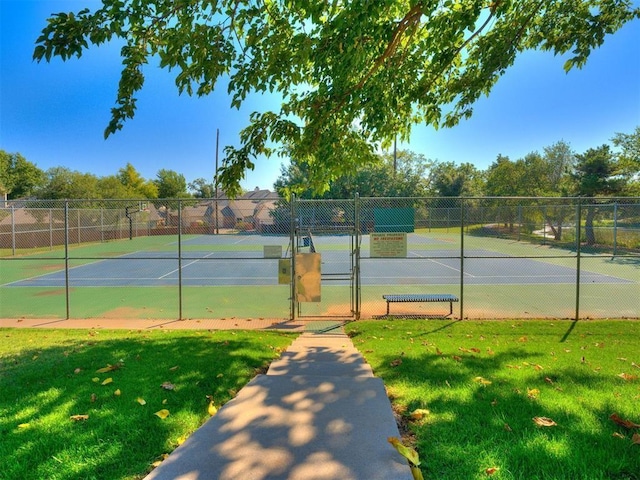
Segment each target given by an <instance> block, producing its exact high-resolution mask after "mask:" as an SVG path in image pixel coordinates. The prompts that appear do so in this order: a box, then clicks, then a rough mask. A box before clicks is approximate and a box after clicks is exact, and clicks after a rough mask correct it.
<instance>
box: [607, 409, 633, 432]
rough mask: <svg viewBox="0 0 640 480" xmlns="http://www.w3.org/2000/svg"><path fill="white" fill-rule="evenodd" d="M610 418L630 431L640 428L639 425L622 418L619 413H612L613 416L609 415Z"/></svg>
mask: <svg viewBox="0 0 640 480" xmlns="http://www.w3.org/2000/svg"><path fill="white" fill-rule="evenodd" d="M609 418H610V419H611V421H612V422H613V423H617V424H618V425H620V426H621V427H624V428H629V429H631V428H640V425H639V424H637V423H633V422H632V421H631V420H626V419H624V418H622V417H620V415H618V414H617V413H612V414H611V415H609Z"/></svg>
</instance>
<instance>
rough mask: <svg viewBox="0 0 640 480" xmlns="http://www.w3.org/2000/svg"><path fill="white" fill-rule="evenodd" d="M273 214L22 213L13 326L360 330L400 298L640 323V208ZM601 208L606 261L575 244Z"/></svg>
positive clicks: (4, 306) (562, 203) (223, 208)
mask: <svg viewBox="0 0 640 480" xmlns="http://www.w3.org/2000/svg"><path fill="white" fill-rule="evenodd" d="M270 202H271V203H270ZM270 202H267V201H263V200H259V201H258V200H256V201H255V202H254V201H250V200H246V201H245V203H246V205H245V204H242V209H240V208H239V207H240V206H241V205H240V204H239V203H238V204H237V205H235V206H234V204H233V202H231V201H229V200H228V199H224V200H223V199H220V201H218V202H213V201H212V200H210V199H209V200H203V201H202V202H194V201H192V200H190V201H188V202H185V204H184V205H182V206H181V207H180V208H178V206H175V205H174V206H172V207H171V208H172V209H171V211H170V212H169V211H168V210H167V211H161V210H159V208H157V206H154V205H153V204H149V208H148V209H138V211H136V212H134V214H130V215H125V213H130V212H128V210H127V209H128V205H129V203H128V201H125V202H119V201H113V202H99V201H96V202H92V201H87V202H82V203H80V204H78V205H75V206H74V208H70V204H68V203H66V204H65V205H64V207H65V208H61V206H59V205H53V204H48V203H43V204H42V205H35V206H34V205H29V206H25V207H24V208H21V209H15V210H11V211H7V212H5V213H7V215H5V217H4V219H3V220H2V221H3V222H4V224H6V225H4V230H0V240H1V241H2V242H1V245H2V246H3V248H4V249H3V250H2V251H0V317H7V318H20V317H44V318H48V317H57V318H65V317H66V318H69V317H71V318H115V317H119V318H128V317H132V318H133V317H135V318H159V319H160V318H162V319H167V318H169V319H175V318H179V319H183V318H196V319H197V318H252V317H253V318H262V317H264V318H273V319H280V320H281V319H283V318H294V317H295V316H296V315H299V316H316V317H317V316H320V317H325V316H326V317H329V316H343V317H351V318H353V317H356V318H357V316H358V315H360V316H361V317H369V316H378V315H383V314H384V313H385V312H386V302H385V300H384V299H383V298H382V296H383V295H389V294H399V295H402V294H423V295H424V294H450V295H455V296H458V297H459V298H460V302H459V303H458V304H457V305H455V306H454V310H455V311H454V312H453V317H456V318H506V317H509V318H530V317H536V318H556V317H560V318H606V317H632V318H638V317H640V300H639V299H640V275H639V274H638V272H640V256H639V255H638V253H639V250H638V249H639V245H640V244H638V240H637V239H638V229H637V227H636V224H637V219H638V218H640V217H638V215H639V212H640V210H638V208H639V205H640V204H639V203H638V201H637V199H633V200H629V199H624V200H623V199H615V200H611V199H607V200H606V203H602V204H598V205H591V206H582V210H581V208H578V207H579V205H577V204H576V201H575V199H549V198H544V199H522V198H517V199H502V198H499V199H498V198H493V199H491V198H488V199H485V198H481V199H464V200H461V199H455V198H454V199H451V198H423V199H417V198H411V199H408V198H387V199H384V198H383V199H378V198H375V199H374V198H371V199H359V198H356V199H350V200H296V201H295V202H291V203H290V204H286V203H282V202H279V201H278V202H275V201H270ZM603 202H605V200H603ZM216 205H217V207H218V209H219V214H220V215H219V216H218V218H219V219H220V223H219V224H218V225H217V226H216V225H214V223H212V222H215V217H214V216H213V215H212V214H211V212H212V211H213V209H215V208H216ZM125 207H127V208H125ZM588 208H593V209H596V210H595V211H596V215H595V217H594V218H596V219H598V221H599V222H600V224H599V225H597V230H596V232H595V233H596V234H597V237H596V238H597V240H598V241H597V245H595V248H591V246H588V245H586V242H584V241H581V240H580V235H581V232H582V230H584V228H582V229H577V228H576V225H582V224H583V223H584V221H583V219H584V216H585V213H584V212H585V211H586V210H587V209H588ZM227 214H228V215H227ZM214 226H215V228H214ZM218 227H219V228H220V232H217V228H218ZM247 227H249V228H248V230H243V229H245V228H247ZM560 230H562V231H561V232H560ZM356 232H357V233H356ZM400 232H401V233H400ZM405 234H406V239H405V238H403V243H402V245H400V244H398V243H396V244H393V240H392V239H393V237H395V236H398V237H400V236H401V235H405ZM385 235H387V236H388V238H387V239H386V240H385V239H384V237H385ZM306 237H308V238H306ZM374 237H376V238H377V239H376V238H374ZM311 240H313V249H312V248H310V247H311V246H310V245H309V244H310V243H311ZM292 241H294V242H295V248H292V245H291V242H292ZM580 246H583V247H589V248H579V247H580ZM400 247H401V248H400ZM381 248H382V250H380V249H381ZM387 248H388V249H389V250H388V251H384V249H387ZM395 248H399V251H393V250H394V249H395ZM292 250H294V251H296V252H298V253H313V252H314V251H315V253H318V254H320V262H319V265H320V271H319V272H317V271H314V274H316V275H318V274H319V276H320V282H319V284H320V287H321V288H320V289H319V290H321V291H318V294H317V295H316V294H314V295H313V296H309V297H304V298H302V297H299V296H298V295H299V294H300V291H301V290H300V288H299V287H300V286H301V285H302V283H299V282H296V287H295V288H293V287H292V285H291V278H292V277H291V274H290V266H291V263H292V262H291V260H290V259H291V255H292ZM306 258H307V259H310V258H311V257H306ZM314 258H315V259H316V260H317V257H314ZM301 260H302V259H301ZM316 260H314V262H315V261H316ZM296 265H298V266H299V264H297V263H296ZM315 265H316V263H314V269H315V268H316V266H315ZM288 269H289V271H288ZM296 278H297V277H296ZM316 287H317V286H316V284H314V286H313V288H314V289H316ZM314 291H316V290H314ZM442 306H443V305H442V304H439V305H424V304H402V305H395V306H394V309H393V310H394V313H395V312H402V313H405V311H406V312H407V313H416V314H425V315H430V314H432V313H434V310H435V313H436V314H438V313H440V311H441V310H443V309H442ZM446 307H447V308H446V310H447V313H448V310H449V308H448V307H449V305H446Z"/></svg>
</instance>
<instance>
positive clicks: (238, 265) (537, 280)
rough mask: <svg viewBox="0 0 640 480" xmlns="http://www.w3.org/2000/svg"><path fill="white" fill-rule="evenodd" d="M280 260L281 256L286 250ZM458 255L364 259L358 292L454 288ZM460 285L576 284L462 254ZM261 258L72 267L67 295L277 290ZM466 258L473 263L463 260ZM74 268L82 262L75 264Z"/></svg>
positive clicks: (339, 277)
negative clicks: (157, 289) (81, 290)
mask: <svg viewBox="0 0 640 480" xmlns="http://www.w3.org/2000/svg"><path fill="white" fill-rule="evenodd" d="M283 252H284V249H283ZM319 253H321V255H322V267H321V268H322V274H323V276H324V277H325V278H329V277H331V276H332V275H334V276H335V278H336V280H334V281H332V282H331V284H332V285H347V284H348V283H349V280H348V277H349V272H350V270H351V269H350V263H351V257H350V255H349V252H348V251H340V250H337V251H331V250H327V251H321V250H319ZM456 253H457V252H456V251H455V250H433V249H429V250H410V251H409V252H408V253H407V258H368V257H367V256H366V255H368V251H366V250H365V251H364V252H363V258H361V261H360V268H361V284H362V285H452V284H459V283H460V279H461V260H460V258H456V257H455V255H456ZM465 255H466V257H465V258H464V283H465V284H472V285H509V284H512V285H528V284H575V282H576V270H575V268H572V267H567V266H562V265H557V264H554V263H550V262H548V261H545V259H544V258H515V257H508V256H504V255H500V254H497V253H496V252H492V251H485V250H473V251H465ZM262 257H263V252H262V250H260V251H257V250H251V251H215V252H213V251H187V252H183V258H182V262H181V263H179V262H178V258H177V253H175V252H135V253H131V254H127V255H123V256H120V257H116V258H104V259H99V260H94V261H91V262H90V263H86V260H84V261H83V262H82V263H83V264H82V265H77V266H74V261H71V262H70V269H69V285H70V286H72V287H110V286H162V285H177V284H178V281H179V279H180V278H181V280H182V285H184V286H225V285H277V284H278V259H273V258H262ZM467 257H471V258H467ZM76 263H79V262H76ZM580 281H581V282H582V283H589V284H616V283H619V284H621V283H633V282H631V281H629V280H626V279H622V278H617V277H615V276H610V275H604V274H600V273H592V272H588V271H585V270H582V271H581V273H580ZM65 284H66V278H65V272H64V270H60V271H56V272H51V273H46V274H43V275H39V276H34V277H31V278H28V279H25V280H21V281H17V282H12V283H7V284H4V285H3V286H20V287H64V286H65Z"/></svg>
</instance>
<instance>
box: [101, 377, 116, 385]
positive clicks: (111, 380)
mask: <svg viewBox="0 0 640 480" xmlns="http://www.w3.org/2000/svg"><path fill="white" fill-rule="evenodd" d="M111 382H113V378H111V377H109V378H105V379H104V381H103V382H102V383H101V384H100V385H109V384H110V383H111Z"/></svg>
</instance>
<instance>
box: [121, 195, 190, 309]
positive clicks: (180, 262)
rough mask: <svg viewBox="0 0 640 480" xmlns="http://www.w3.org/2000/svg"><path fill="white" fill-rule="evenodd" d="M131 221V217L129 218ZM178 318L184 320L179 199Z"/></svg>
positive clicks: (180, 208)
mask: <svg viewBox="0 0 640 480" xmlns="http://www.w3.org/2000/svg"><path fill="white" fill-rule="evenodd" d="M129 221H131V219H129ZM178 320H182V201H181V200H178Z"/></svg>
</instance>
